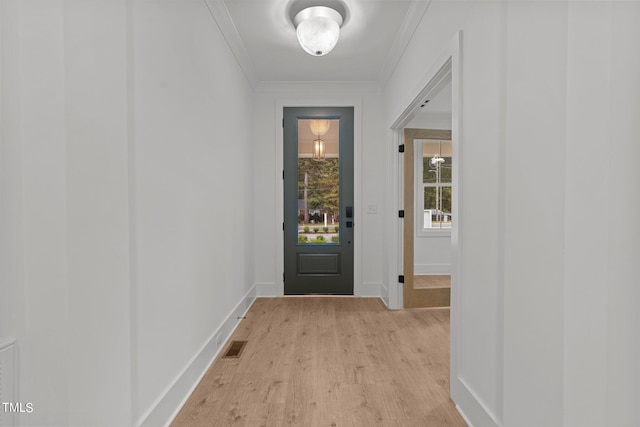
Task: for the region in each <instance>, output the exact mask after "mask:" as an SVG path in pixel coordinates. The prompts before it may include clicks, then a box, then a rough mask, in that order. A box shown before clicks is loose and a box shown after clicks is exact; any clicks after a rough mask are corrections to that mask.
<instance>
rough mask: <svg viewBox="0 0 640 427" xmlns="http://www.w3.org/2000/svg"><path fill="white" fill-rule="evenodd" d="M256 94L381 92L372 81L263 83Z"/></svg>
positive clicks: (377, 85) (260, 83)
mask: <svg viewBox="0 0 640 427" xmlns="http://www.w3.org/2000/svg"><path fill="white" fill-rule="evenodd" d="M254 88H255V91H256V92H263V93H266V92H272V93H276V92H277V93H305V92H317V91H323V92H331V91H340V92H348V93H363V92H366V93H371V92H381V91H382V87H381V86H380V84H379V83H378V82H375V81H374V82H371V81H336V82H334V81H308V82H306V81H261V82H258V83H257V84H256V85H255V86H254Z"/></svg>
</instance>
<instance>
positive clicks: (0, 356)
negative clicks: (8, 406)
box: [0, 340, 18, 426]
mask: <svg viewBox="0 0 640 427" xmlns="http://www.w3.org/2000/svg"><path fill="white" fill-rule="evenodd" d="M16 384H17V381H16V363H15V340H6V341H3V340H0V402H11V403H15V402H17V401H18V400H17V397H18V396H17V395H16ZM16 421H17V420H16V418H15V413H13V412H9V411H6V412H5V411H4V408H3V407H0V426H14V425H16Z"/></svg>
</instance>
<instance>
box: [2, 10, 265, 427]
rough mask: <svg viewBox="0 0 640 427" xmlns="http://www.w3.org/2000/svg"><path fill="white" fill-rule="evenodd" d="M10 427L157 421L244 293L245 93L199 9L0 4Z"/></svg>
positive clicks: (248, 178) (223, 332)
mask: <svg viewBox="0 0 640 427" xmlns="http://www.w3.org/2000/svg"><path fill="white" fill-rule="evenodd" d="M0 16H1V17H2V27H1V31H0V37H1V41H2V45H1V55H0V60H1V68H0V78H1V80H0V83H1V84H0V90H1V93H2V104H1V106H2V111H1V116H0V119H1V123H2V130H1V133H0V135H1V139H0V206H2V211H1V216H0V231H1V233H2V239H0V250H1V252H0V256H1V258H0V260H1V262H2V268H1V269H0V281H1V282H0V283H1V284H2V288H1V290H0V292H1V294H2V298H0V300H2V311H0V339H5V338H8V337H14V338H16V340H17V345H18V350H19V351H18V354H19V360H18V362H19V368H20V371H19V392H20V394H19V398H20V400H21V401H22V402H32V403H33V407H34V411H33V413H31V414H22V415H21V417H20V423H21V424H20V425H83V426H90V425H96V426H97V425H105V426H106V425H109V426H111V425H123V426H124V425H137V424H139V423H144V424H145V425H161V424H164V423H165V422H166V421H167V419H168V418H169V417H170V416H171V415H172V413H173V412H174V411H175V410H176V409H177V408H178V407H179V405H180V403H181V401H182V399H184V398H185V397H186V395H187V394H188V392H189V390H190V389H191V387H193V386H194V385H195V384H196V383H197V381H198V377H199V375H200V374H201V373H202V372H203V370H204V369H205V368H206V366H207V364H208V362H209V361H210V360H211V359H212V357H213V356H214V355H215V353H216V352H217V351H218V350H219V349H220V348H219V346H220V344H221V343H222V341H223V340H224V339H225V338H226V336H227V335H228V334H229V333H230V332H231V329H232V328H233V326H234V325H235V323H236V322H237V321H236V317H237V316H236V315H235V314H236V312H241V311H242V310H244V309H246V307H248V304H250V302H251V300H252V298H253V283H254V278H253V264H254V262H253V244H252V241H253V208H252V206H253V191H252V187H253V182H254V179H253V175H252V172H251V171H252V161H253V159H252V154H251V143H252V142H251V138H250V136H251V129H252V128H251V126H250V123H251V122H252V104H251V101H252V95H253V94H252V90H251V87H250V86H249V84H248V83H247V81H246V79H245V78H244V76H243V74H242V72H241V70H240V68H239V67H238V66H237V63H236V61H235V59H234V58H233V56H232V54H231V53H230V51H229V49H228V47H227V46H226V44H225V42H224V39H223V38H222V36H221V34H220V32H219V30H218V28H217V26H216V24H215V22H214V21H213V20H212V19H211V17H210V16H209V15H208V13H207V9H206V7H205V6H204V4H203V3H202V2H200V1H189V2H165V1H145V2H135V3H132V2H128V1H125V0H122V1H112V0H109V1H106V0H100V1H98V0H97V1H93V2H86V1H82V0H68V1H64V2H63V1H51V0H7V1H3V2H2V3H0Z"/></svg>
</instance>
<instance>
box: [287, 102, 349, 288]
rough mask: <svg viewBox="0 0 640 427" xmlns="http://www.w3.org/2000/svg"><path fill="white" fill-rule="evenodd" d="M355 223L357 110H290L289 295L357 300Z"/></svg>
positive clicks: (328, 108)
mask: <svg viewBox="0 0 640 427" xmlns="http://www.w3.org/2000/svg"><path fill="white" fill-rule="evenodd" d="M353 221H354V206H353V107H285V108H284V274H285V275H284V293H285V294H286V295H303V294H336V295H353V245H354V242H353V237H354V235H353V227H354V222H353Z"/></svg>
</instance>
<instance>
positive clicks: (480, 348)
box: [384, 2, 640, 426]
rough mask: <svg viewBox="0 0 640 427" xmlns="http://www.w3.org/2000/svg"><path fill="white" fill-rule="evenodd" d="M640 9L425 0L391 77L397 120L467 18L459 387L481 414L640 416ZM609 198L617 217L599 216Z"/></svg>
mask: <svg viewBox="0 0 640 427" xmlns="http://www.w3.org/2000/svg"><path fill="white" fill-rule="evenodd" d="M639 16H640V7H639V5H638V4H637V3H606V4H605V3H583V2H581V3H558V2H551V3H539V2H523V3H503V4H497V3H484V2H482V3H440V2H438V3H432V5H431V6H430V9H429V11H428V13H427V14H426V16H425V18H424V19H423V22H422V23H421V25H420V26H419V28H418V30H417V32H416V34H415V36H414V39H413V40H412V43H411V45H410V46H409V47H408V49H407V51H406V53H405V55H404V56H403V59H402V61H401V63H400V65H399V66H398V67H397V69H396V70H395V72H394V74H393V76H392V79H391V80H390V82H389V84H388V85H387V88H386V90H385V93H384V95H385V103H386V104H387V105H388V106H389V108H388V109H387V121H388V123H392V122H393V121H394V120H395V118H396V117H397V116H398V115H399V114H400V113H401V112H402V111H403V109H404V108H405V107H406V106H407V105H408V104H409V102H410V101H411V99H412V98H413V97H414V96H415V95H416V94H417V93H418V91H419V90H420V89H421V87H416V85H417V84H418V82H421V81H422V80H421V79H422V74H420V73H419V72H418V71H417V70H421V69H422V70H425V69H428V68H429V67H430V66H433V65H434V64H433V62H434V61H435V59H436V58H437V56H438V55H439V53H440V52H441V51H442V50H443V46H446V45H447V44H448V43H449V41H450V40H451V38H452V37H453V36H454V33H455V31H456V30H459V29H461V30H463V57H462V63H463V65H462V67H463V68H462V73H463V75H462V91H463V92H462V98H463V110H462V140H461V146H462V171H461V173H462V183H461V186H462V201H461V210H462V211H461V214H460V216H461V218H460V221H461V230H460V233H461V260H462V274H461V277H460V289H459V294H460V298H459V300H458V301H455V302H454V304H456V305H457V312H458V316H459V317H458V319H457V321H458V325H459V331H457V335H458V337H459V342H458V346H459V347H458V348H459V353H458V354H457V355H456V357H455V358H454V360H455V361H456V366H454V367H453V368H452V370H453V371H454V372H455V375H456V378H454V379H453V380H452V394H453V397H454V400H455V401H456V403H458V404H459V405H460V407H461V409H462V411H463V412H465V414H466V415H467V416H468V417H469V419H470V420H471V422H472V423H473V425H475V426H485V425H486V426H489V425H505V426H540V425H545V426H583V425H587V426H600V425H625V426H632V425H638V423H639V420H638V410H637V403H638V402H639V401H640V387H639V383H640V375H639V372H638V369H639V368H638V366H637V360H639V359H640V347H639V339H640V338H639V337H640V334H639V327H640V322H639V320H638V315H637V314H636V311H634V310H633V309H632V305H633V301H637V300H638V290H637V286H635V285H634V284H637V283H638V282H639V281H640V271H639V268H638V266H637V263H636V262H634V261H632V260H633V259H637V256H638V252H639V250H640V249H639V243H638V242H639V241H640V240H639V239H638V236H639V231H640V230H639V228H640V226H639V225H638V222H637V221H636V220H635V219H634V217H633V212H637V211H638V203H639V198H640V196H639V194H640V192H639V191H638V184H637V183H638V182H640V179H639V176H638V175H639V172H638V168H637V167H634V166H633V161H632V159H635V158H637V156H638V145H637V143H636V142H637V141H638V139H640V128H639V126H638V124H637V120H635V119H633V118H632V117H637V115H638V113H639V112H640V90H639V84H638V80H637V76H638V75H640V58H639V54H638V50H637V40H638V39H639V38H638V30H637V29H636V27H635V26H634V24H633V22H634V21H637V19H638V17H639ZM596 27H597V30H594V28H596ZM541 28H544V31H540V29H541ZM603 141H606V142H605V143H604V144H603ZM634 141H635V142H634ZM604 147H606V149H607V150H609V152H605V153H603V148H604ZM603 154H604V156H603ZM598 156H603V157H604V158H603V159H602V160H600V161H598V160H597V158H598ZM594 165H596V166H595V167H594ZM594 170H598V174H597V175H594ZM607 203H608V204H609V205H610V206H612V207H613V210H612V212H611V214H610V216H611V217H612V219H611V220H604V219H602V220H601V219H600V218H598V219H596V220H595V221H594V216H593V211H594V210H596V208H599V209H601V208H602V207H603V205H605V206H606V205H607ZM480 212H482V213H483V214H482V215H481V214H480ZM487 213H488V214H487ZM634 257H635V258H634ZM454 312H455V310H454Z"/></svg>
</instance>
